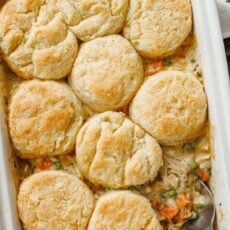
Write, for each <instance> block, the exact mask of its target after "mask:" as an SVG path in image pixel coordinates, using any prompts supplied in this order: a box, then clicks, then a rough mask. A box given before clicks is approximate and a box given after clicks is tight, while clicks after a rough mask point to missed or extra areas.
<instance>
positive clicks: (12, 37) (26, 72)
mask: <svg viewBox="0 0 230 230" xmlns="http://www.w3.org/2000/svg"><path fill="white" fill-rule="evenodd" d="M64 7H65V8H64ZM72 8H73V7H72ZM72 8H71V6H70V3H69V2H68V1H67V0H12V1H9V2H7V3H6V4H5V5H4V7H3V8H2V10H1V13H0V37H1V40H2V41H1V43H0V46H1V49H2V51H3V57H4V59H5V60H6V62H7V63H8V65H9V67H10V68H11V69H12V70H13V71H14V72H15V73H16V74H17V75H19V76H21V77H23V78H26V79H30V78H34V77H36V78H41V79H53V80H56V79H60V78H63V77H65V76H66V75H67V74H68V73H69V72H70V71H71V68H72V65H73V62H74V59H75V57H76V55H77V50H78V44H77V39H76V36H75V35H74V34H73V32H72V31H71V30H70V25H71V23H73V21H77V16H75V17H74V18H71V20H70V19H69V20H68V18H67V15H65V12H62V9H63V10H64V11H65V10H68V9H70V13H69V17H71V16H72V14H73V13H75V12H72V11H73V9H72ZM75 11H76V10H75ZM76 15H79V13H78V12H77V13H76Z"/></svg>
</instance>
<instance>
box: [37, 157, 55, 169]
mask: <svg viewBox="0 0 230 230" xmlns="http://www.w3.org/2000/svg"><path fill="white" fill-rule="evenodd" d="M51 165H52V161H51V160H50V159H46V160H45V161H44V162H43V163H42V164H40V165H38V166H37V168H38V169H39V170H47V169H50V167H51Z"/></svg>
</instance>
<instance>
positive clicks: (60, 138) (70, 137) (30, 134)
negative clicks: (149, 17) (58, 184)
mask: <svg viewBox="0 0 230 230" xmlns="http://www.w3.org/2000/svg"><path fill="white" fill-rule="evenodd" d="M82 123H83V111H82V106H81V103H80V101H79V100H78V99H77V98H76V96H75V95H74V93H73V92H72V91H71V89H70V88H69V86H68V85H67V84H65V83H59V82H55V81H40V80H31V81H27V82H24V83H22V84H21V85H20V86H19V88H18V89H17V91H16V93H15V94H14V95H13V96H12V101H11V104H10V114H9V127H10V134H11V138H12V141H13V144H14V147H15V148H16V150H18V152H17V154H18V155H19V156H21V157H22V158H34V157H44V156H53V155H59V154H65V153H68V152H69V151H72V150H73V148H74V144H75V138H76V135H77V133H78V131H79V129H80V126H81V125H82Z"/></svg>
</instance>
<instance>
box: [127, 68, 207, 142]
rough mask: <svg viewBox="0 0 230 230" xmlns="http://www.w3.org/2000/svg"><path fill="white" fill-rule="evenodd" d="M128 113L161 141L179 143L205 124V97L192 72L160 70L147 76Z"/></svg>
mask: <svg viewBox="0 0 230 230" xmlns="http://www.w3.org/2000/svg"><path fill="white" fill-rule="evenodd" d="M129 113H130V117H131V119H132V120H133V121H134V122H136V123H137V124H139V125H140V126H141V127H142V128H143V129H144V130H146V131H147V132H148V133H150V134H151V135H152V136H153V137H155V138H156V139H157V140H158V141H159V142H160V144H163V145H179V144H183V143H185V142H186V141H188V140H190V139H192V138H194V137H195V136H196V135H197V133H198V131H199V130H200V128H201V127H202V125H203V124H204V122H205V120H206V116H207V100H206V95H205V92H204V89H203V86H202V84H201V83H200V82H199V81H198V80H197V79H196V77H195V76H194V75H193V74H192V73H185V72H180V71H173V70H169V71H162V72H160V73H158V74H155V75H153V76H150V77H149V78H147V79H146V81H145V82H144V84H143V85H142V86H141V88H140V90H139V91H138V93H137V94H136V96H135V98H134V99H133V101H132V103H131V105H130V109H129Z"/></svg>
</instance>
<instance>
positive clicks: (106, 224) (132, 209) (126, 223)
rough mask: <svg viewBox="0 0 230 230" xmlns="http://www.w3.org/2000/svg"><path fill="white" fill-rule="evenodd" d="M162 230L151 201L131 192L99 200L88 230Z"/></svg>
mask: <svg viewBox="0 0 230 230" xmlns="http://www.w3.org/2000/svg"><path fill="white" fill-rule="evenodd" d="M101 229H108V230H110V229H119V230H127V229H132V230H141V229H145V230H153V229H154V230H162V228H161V225H160V224H159V222H158V220H157V218H156V214H155V212H154V210H153V209H152V207H151V204H150V203H149V201H148V200H147V199H146V198H145V197H143V196H140V195H137V194H134V193H132V192H130V191H116V192H115V191H113V192H109V193H107V194H105V195H103V196H101V197H100V198H99V200H98V201H97V203H96V206H95V209H94V212H93V215H92V217H91V219H90V222H89V226H88V230H101Z"/></svg>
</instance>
